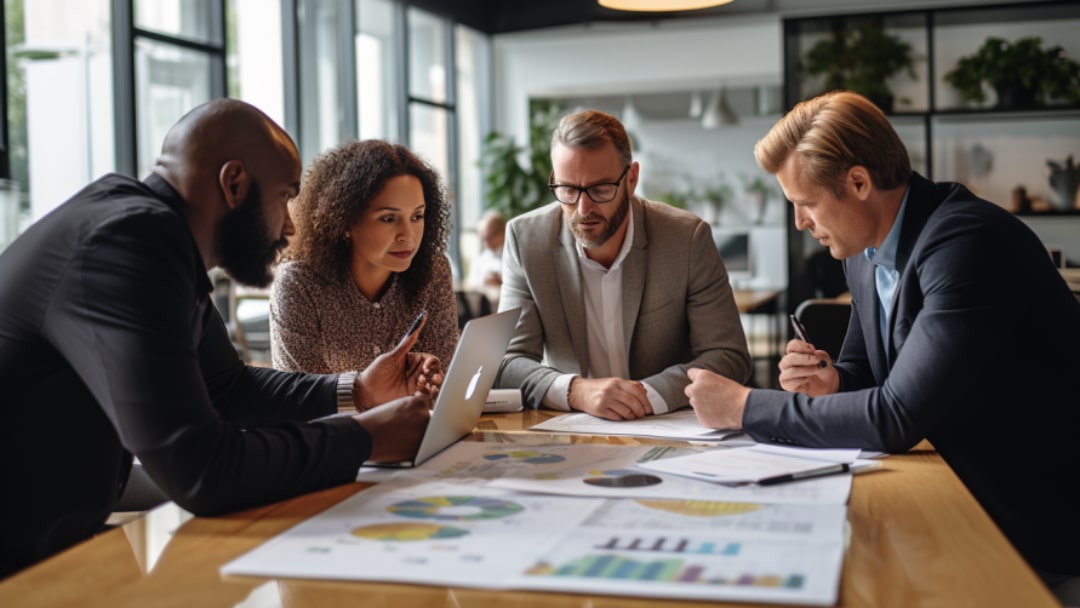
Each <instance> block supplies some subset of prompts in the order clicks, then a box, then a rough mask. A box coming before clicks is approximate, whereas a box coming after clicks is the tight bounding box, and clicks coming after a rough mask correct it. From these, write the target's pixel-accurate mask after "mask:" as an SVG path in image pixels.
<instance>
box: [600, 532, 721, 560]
mask: <svg viewBox="0 0 1080 608" xmlns="http://www.w3.org/2000/svg"><path fill="white" fill-rule="evenodd" d="M595 548H596V549H604V550H607V551H653V552H657V553H700V554H703V555H729V556H734V555H738V554H739V551H741V550H742V544H741V543H730V542H729V543H714V542H708V541H706V542H700V543H699V542H693V541H691V540H690V539H687V538H664V537H660V538H652V539H646V538H627V539H623V538H619V537H618V536H613V537H611V539H610V540H608V542H606V543H604V544H603V545H597V546H596V547H595Z"/></svg>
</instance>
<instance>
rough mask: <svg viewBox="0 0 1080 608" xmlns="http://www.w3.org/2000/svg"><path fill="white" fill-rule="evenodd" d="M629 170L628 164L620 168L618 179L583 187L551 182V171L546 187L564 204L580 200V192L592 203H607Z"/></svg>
mask: <svg viewBox="0 0 1080 608" xmlns="http://www.w3.org/2000/svg"><path fill="white" fill-rule="evenodd" d="M629 170H630V165H626V168H625V169H623V170H622V173H621V174H620V175H619V179H617V180H615V181H613V182H611V183H606V184H593V185H591V186H586V187H584V188H582V187H580V186H569V185H566V184H552V183H550V182H551V180H553V179H555V173H554V172H552V173H551V177H549V178H548V189H550V190H551V193H552V194H554V195H555V200H557V201H559V202H560V203H562V204H564V205H576V204H578V201H579V200H581V193H582V192H585V193H586V194H588V195H589V200H590V201H592V202H594V203H608V202H611V201H612V200H614V199H615V195H616V194H617V193H618V192H619V184H621V183H622V180H623V178H624V177H626V172H627V171H629Z"/></svg>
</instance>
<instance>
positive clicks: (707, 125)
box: [701, 85, 739, 129]
mask: <svg viewBox="0 0 1080 608" xmlns="http://www.w3.org/2000/svg"><path fill="white" fill-rule="evenodd" d="M738 122H739V117H738V115H736V114H735V111H734V110H732V109H731V105H730V104H728V100H727V93H726V92H725V91H724V85H720V88H719V89H717V90H716V92H715V93H713V95H712V97H710V98H709V103H708V104H707V105H706V106H705V111H704V112H702V113H701V128H703V129H716V128H718V127H720V125H733V124H736V123H738Z"/></svg>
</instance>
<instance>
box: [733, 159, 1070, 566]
mask: <svg viewBox="0 0 1080 608" xmlns="http://www.w3.org/2000/svg"><path fill="white" fill-rule="evenodd" d="M844 266H845V271H846V272H847V277H848V283H849V285H850V287H851V294H852V314H851V322H850V325H849V327H848V332H847V337H846V338H845V341H844V346H843V349H842V350H841V353H840V357H839V359H838V360H837V362H836V369H837V371H838V372H839V374H840V392H838V393H836V394H833V395H826V396H822V397H817V398H811V397H808V396H806V395H804V394H801V393H786V392H782V391H752V392H751V394H750V397H749V399H748V401H747V407H746V411H745V413H744V416H743V425H744V428H745V430H746V431H747V433H749V434H750V435H751V436H752V437H753V438H754V439H756V440H758V441H764V442H776V443H784V444H790V445H801V446H809V447H826V446H832V447H852V448H855V447H857V448H863V449H867V450H881V451H886V452H902V451H905V450H907V449H909V448H911V447H912V446H914V445H915V444H916V443H918V442H919V441H921V440H922V439H924V438H926V439H929V440H930V441H931V442H932V443H933V445H934V447H935V448H936V449H937V450H938V452H939V453H940V454H941V455H942V457H943V458H944V459H945V461H946V462H948V463H949V465H950V466H951V467H952V469H953V470H954V471H955V472H956V474H957V476H958V477H959V478H960V479H961V480H962V481H963V482H964V484H965V485H966V486H967V487H968V489H969V490H971V493H972V494H973V495H974V496H975V498H976V499H977V500H978V501H979V502H980V503H981V504H982V506H983V508H984V509H986V511H987V513H988V514H989V515H990V516H991V517H992V518H993V519H994V521H995V522H996V523H997V525H998V526H999V527H1000V528H1001V530H1002V531H1003V532H1004V533H1005V535H1006V536H1007V537H1008V538H1009V539H1010V540H1011V541H1012V543H1013V544H1014V545H1015V546H1016V547H1017V549H1018V550H1019V551H1020V552H1021V554H1023V555H1024V556H1025V558H1027V560H1028V561H1029V563H1031V564H1032V565H1033V566H1036V567H1038V568H1042V569H1044V570H1048V571H1052V572H1057V573H1062V574H1080V517H1078V515H1077V512H1076V510H1075V507H1074V506H1072V505H1071V504H1070V503H1068V502H1066V501H1064V500H1062V499H1061V496H1062V492H1063V491H1064V490H1063V488H1062V484H1063V483H1065V484H1067V485H1075V484H1074V483H1073V480H1075V479H1076V471H1077V470H1080V450H1077V449H1076V445H1075V444H1076V432H1077V431H1078V430H1080V408H1078V407H1077V405H1078V404H1077V401H1078V396H1077V384H1076V381H1075V378H1076V375H1077V374H1080V303H1078V302H1077V300H1076V298H1075V297H1074V296H1073V294H1072V293H1071V292H1070V290H1069V288H1068V286H1067V285H1066V284H1065V281H1064V280H1063V279H1062V277H1061V275H1060V273H1058V271H1057V269H1056V268H1055V267H1054V266H1053V264H1052V263H1051V261H1050V257H1049V256H1048V255H1047V252H1046V248H1045V246H1044V245H1043V244H1042V243H1041V242H1040V241H1039V239H1038V237H1037V236H1035V234H1034V233H1032V232H1031V230H1030V229H1028V228H1027V226H1025V225H1024V224H1023V223H1022V222H1021V221H1020V220H1019V219H1017V218H1016V217H1015V216H1013V215H1012V214H1010V213H1008V212H1007V211H1005V210H1004V209H1002V208H1001V207H998V206H997V205H994V204H992V203H989V202H986V201H984V200H981V199H978V198H977V197H976V196H975V195H973V194H972V193H971V192H970V191H969V190H968V189H967V188H965V187H963V186H961V185H958V184H950V183H941V184H935V183H933V182H930V181H928V180H926V179H924V178H923V177H921V176H918V175H915V176H913V177H912V180H911V183H910V193H909V196H908V202H907V208H906V210H905V212H904V218H903V224H902V226H901V232H900V245H899V250H898V252H897V270H899V272H900V281H899V283H898V284H897V288H896V295H895V299H894V301H893V308H892V313H891V315H890V318H889V326H888V333H889V336H890V343H889V344H888V345H887V346H886V345H885V344H884V343H883V340H882V339H881V335H880V332H879V329H878V328H879V309H880V305H879V301H878V296H877V291H876V288H875V285H874V266H873V264H871V263H870V261H869V260H867V259H866V256H864V255H856V256H853V257H851V258H849V259H848V260H846V261H845V263H844Z"/></svg>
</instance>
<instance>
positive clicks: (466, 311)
mask: <svg viewBox="0 0 1080 608" xmlns="http://www.w3.org/2000/svg"><path fill="white" fill-rule="evenodd" d="M454 297H456V298H457V312H458V329H464V328H465V324H466V323H468V322H469V320H470V319H475V318H476V317H484V316H487V315H490V314H491V313H493V312H495V311H494V310H493V308H492V306H491V300H488V298H487V296H485V295H484V294H482V293H480V292H479V291H462V290H457V291H455V292H454Z"/></svg>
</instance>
